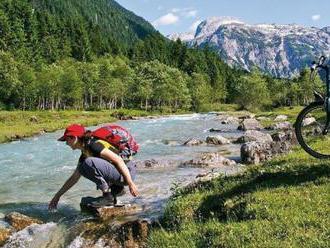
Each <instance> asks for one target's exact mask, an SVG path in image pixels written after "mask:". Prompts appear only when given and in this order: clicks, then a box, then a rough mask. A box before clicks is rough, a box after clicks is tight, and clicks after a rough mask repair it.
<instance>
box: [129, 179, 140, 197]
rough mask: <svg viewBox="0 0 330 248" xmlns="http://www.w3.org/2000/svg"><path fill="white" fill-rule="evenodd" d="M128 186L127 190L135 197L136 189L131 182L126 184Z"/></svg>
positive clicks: (136, 194) (137, 193)
mask: <svg viewBox="0 0 330 248" xmlns="http://www.w3.org/2000/svg"><path fill="white" fill-rule="evenodd" d="M128 188H129V191H130V192H131V194H132V196H134V197H136V196H138V195H139V192H138V189H137V187H136V185H135V184H134V183H133V182H132V183H131V184H129V185H128Z"/></svg>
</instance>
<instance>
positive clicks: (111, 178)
mask: <svg viewBox="0 0 330 248" xmlns="http://www.w3.org/2000/svg"><path fill="white" fill-rule="evenodd" d="M126 165H127V168H128V170H129V172H130V174H131V177H132V179H133V180H134V179H135V176H136V164H135V163H134V162H133V161H128V162H126ZM78 171H79V173H80V174H81V175H82V176H84V177H86V178H87V179H89V180H91V181H92V182H94V183H95V184H96V186H97V189H100V190H102V191H103V192H105V191H107V190H108V189H109V188H110V187H111V186H115V185H118V186H124V185H125V182H124V179H123V176H122V175H121V174H120V173H119V172H118V170H117V169H116V167H115V166H114V165H113V164H112V163H110V162H109V161H107V160H105V159H102V158H97V157H88V158H86V159H85V160H84V161H83V162H82V163H80V164H79V165H78Z"/></svg>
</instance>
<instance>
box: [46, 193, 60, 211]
mask: <svg viewBox="0 0 330 248" xmlns="http://www.w3.org/2000/svg"><path fill="white" fill-rule="evenodd" d="M59 200H60V198H59V197H57V196H54V197H53V199H52V200H51V201H50V203H49V205H48V210H49V211H55V210H56V209H57V204H58V201H59Z"/></svg>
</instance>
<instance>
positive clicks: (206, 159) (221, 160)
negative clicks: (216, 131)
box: [180, 152, 236, 168]
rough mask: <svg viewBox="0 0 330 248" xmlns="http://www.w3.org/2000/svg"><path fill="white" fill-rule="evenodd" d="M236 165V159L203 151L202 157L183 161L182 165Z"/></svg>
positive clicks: (201, 166) (197, 166) (199, 166)
mask: <svg viewBox="0 0 330 248" xmlns="http://www.w3.org/2000/svg"><path fill="white" fill-rule="evenodd" d="M232 165H236V162H235V161H234V160H231V159H228V158H225V157H224V156H222V155H221V154H219V153H217V152H215V153H213V152H210V153H209V152H207V153H202V155H201V157H200V158H198V159H191V160H189V161H185V162H182V163H181V164H180V166H181V167H196V168H204V167H220V166H232Z"/></svg>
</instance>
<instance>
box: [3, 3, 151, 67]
mask: <svg viewBox="0 0 330 248" xmlns="http://www.w3.org/2000/svg"><path fill="white" fill-rule="evenodd" d="M0 26H1V30H2V32H1V33H0V49H2V50H9V51H11V52H12V53H13V54H14V55H15V57H17V58H20V59H23V60H25V61H33V62H36V61H40V60H41V61H44V62H48V63H51V62H55V61H57V60H59V59H62V58H65V57H73V58H75V59H78V60H89V59H91V58H92V56H93V55H96V56H100V55H104V54H106V53H111V54H118V53H120V52H122V51H123V50H126V49H128V48H129V47H130V46H132V45H133V44H134V43H136V42H137V41H138V40H139V39H143V38H145V37H146V36H147V35H149V34H153V33H156V31H155V30H154V28H153V27H152V26H151V25H150V24H149V23H148V22H146V21H145V20H144V19H143V18H141V17H138V16H136V15H134V14H133V13H132V12H130V11H128V10H126V9H124V8H122V7H121V6H120V5H119V4H117V3H116V2H115V1H112V0H97V1H96V0H95V1H88V0H81V1H77V0H53V1H51V0H15V1H12V0H3V1H1V3H0Z"/></svg>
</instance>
